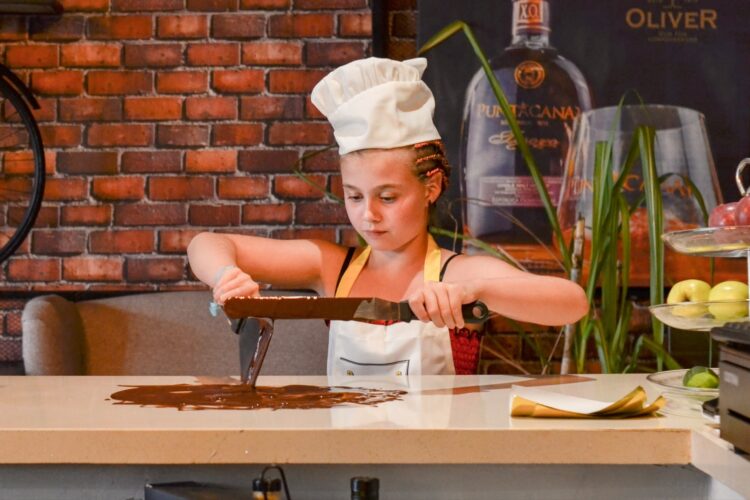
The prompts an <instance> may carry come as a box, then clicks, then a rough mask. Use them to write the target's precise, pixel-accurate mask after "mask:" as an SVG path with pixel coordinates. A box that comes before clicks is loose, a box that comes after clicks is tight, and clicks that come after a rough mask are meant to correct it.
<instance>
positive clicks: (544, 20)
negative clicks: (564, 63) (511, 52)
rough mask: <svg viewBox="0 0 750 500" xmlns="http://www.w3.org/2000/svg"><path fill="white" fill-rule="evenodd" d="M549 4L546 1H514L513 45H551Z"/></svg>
mask: <svg viewBox="0 0 750 500" xmlns="http://www.w3.org/2000/svg"><path fill="white" fill-rule="evenodd" d="M549 31H550V29H549V3H547V1H546V0H514V1H513V30H512V33H513V39H512V41H511V43H512V44H513V45H533V46H538V47H544V46H548V45H549Z"/></svg>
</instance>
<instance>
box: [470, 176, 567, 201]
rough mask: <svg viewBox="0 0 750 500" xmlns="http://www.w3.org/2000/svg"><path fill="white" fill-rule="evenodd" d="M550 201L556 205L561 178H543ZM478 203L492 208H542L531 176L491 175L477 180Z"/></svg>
mask: <svg viewBox="0 0 750 500" xmlns="http://www.w3.org/2000/svg"><path fill="white" fill-rule="evenodd" d="M543 179H544V185H545V186H547V191H548V192H549V196H550V199H551V200H552V203H553V204H557V200H558V198H559V197H560V187H561V186H562V178H561V177H543ZM479 203H480V204H481V205H483V206H492V207H542V206H543V205H542V199H541V198H540V197H539V192H538V191H537V189H536V184H534V179H532V178H531V176H523V177H515V176H503V175H492V176H487V177H482V178H481V179H480V180H479Z"/></svg>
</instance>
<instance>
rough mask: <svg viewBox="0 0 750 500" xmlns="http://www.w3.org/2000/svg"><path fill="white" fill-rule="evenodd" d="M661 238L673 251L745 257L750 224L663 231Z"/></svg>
mask: <svg viewBox="0 0 750 500" xmlns="http://www.w3.org/2000/svg"><path fill="white" fill-rule="evenodd" d="M661 239H662V240H663V241H664V243H666V244H667V245H669V246H670V247H672V248H673V249H674V250H675V251H677V252H680V253H683V254H686V255H699V256H703V257H747V256H748V252H749V251H750V226H724V227H703V228H699V229H685V230H682V231H672V232H669V233H664V234H663V235H662V236H661Z"/></svg>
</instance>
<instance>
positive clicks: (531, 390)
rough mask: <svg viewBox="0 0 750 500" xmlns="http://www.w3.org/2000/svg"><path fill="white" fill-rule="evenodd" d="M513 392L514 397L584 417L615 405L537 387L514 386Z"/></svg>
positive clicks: (610, 402) (609, 402)
mask: <svg viewBox="0 0 750 500" xmlns="http://www.w3.org/2000/svg"><path fill="white" fill-rule="evenodd" d="M511 390H512V391H513V394H514V395H517V396H521V397H522V398H524V399H528V400H529V401H533V402H535V403H538V404H541V405H544V406H548V407H550V408H555V409H556V410H563V411H570V412H574V413H582V414H584V415H590V414H592V413H596V412H598V411H601V410H603V409H605V408H606V407H608V406H610V405H611V404H612V403H614V401H597V400H596V399H588V398H581V397H578V396H570V395H568V394H560V393H559V392H552V391H548V390H545V389H539V388H536V387H523V386H519V385H514V386H513V387H512V388H511ZM511 401H512V399H511Z"/></svg>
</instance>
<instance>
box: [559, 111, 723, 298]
mask: <svg viewBox="0 0 750 500" xmlns="http://www.w3.org/2000/svg"><path fill="white" fill-rule="evenodd" d="M641 125H649V126H651V127H653V128H654V129H655V131H656V137H655V144H654V148H655V159H656V169H657V173H658V175H659V176H660V177H662V176H664V174H668V173H671V174H676V175H671V176H668V177H667V178H666V179H664V181H663V182H662V183H661V193H662V199H663V221H664V224H663V229H664V231H677V230H681V229H692V228H697V227H701V226H703V225H704V218H703V213H702V211H701V209H700V206H699V204H698V201H697V198H696V196H695V194H694V193H693V188H692V187H691V186H690V184H689V183H688V182H686V179H690V181H692V183H693V185H694V186H695V187H696V188H697V189H698V191H700V194H701V195H702V197H703V199H704V201H705V205H706V209H707V210H708V212H710V211H711V209H712V208H713V207H715V206H716V205H717V204H718V203H721V201H722V200H721V191H720V189H719V183H718V178H717V175H716V167H715V165H714V160H713V156H712V154H711V148H710V146H709V142H708V135H707V133H706V125H705V118H704V116H703V114H701V113H700V112H698V111H696V110H693V109H688V108H684V107H678V106H667V105H634V106H622V107H620V108H619V109H618V107H616V106H612V107H606V108H597V109H592V110H590V111H586V112H584V113H581V114H580V115H579V116H578V117H577V118H576V120H575V122H574V124H573V132H572V141H571V147H570V148H569V150H568V155H567V158H566V161H565V172H564V178H563V184H562V188H561V195H560V202H559V204H558V211H557V213H558V217H559V220H560V227H561V229H562V230H563V234H564V235H565V241H570V238H571V235H572V232H573V229H574V227H575V223H576V220H577V218H578V217H579V214H580V216H583V217H584V218H585V219H586V222H585V225H586V239H585V241H586V244H590V241H591V234H590V228H591V214H592V203H593V194H594V193H593V178H594V158H595V148H596V145H597V143H599V142H606V141H608V140H611V141H612V162H613V163H612V165H613V166H614V175H617V174H619V168H620V166H622V165H623V164H624V163H625V161H626V158H627V156H628V153H629V151H630V147H631V143H632V141H633V136H634V133H635V130H636V129H637V127H639V126H641ZM623 193H624V195H625V197H626V199H627V200H628V202H629V203H631V204H632V203H634V202H635V201H637V200H638V199H639V198H640V197H641V196H643V176H642V172H641V164H640V155H638V158H637V160H636V162H635V164H634V165H633V168H632V169H631V171H630V173H629V174H628V177H627V178H626V179H625V182H624V183H623ZM630 235H631V260H630V277H631V283H632V284H633V285H636V286H647V285H648V282H649V278H648V269H649V266H648V259H649V240H648V219H647V216H646V209H645V203H644V204H642V208H639V209H637V210H636V211H635V212H634V213H633V216H632V217H631V220H630ZM586 255H590V248H588V247H584V262H583V267H584V273H585V271H586V269H587V262H586ZM664 265H665V269H664V270H665V277H666V278H667V280H673V281H677V280H680V279H684V278H687V277H689V278H697V277H708V275H709V274H710V269H709V260H708V259H700V258H697V257H691V256H687V255H681V254H678V253H676V252H673V251H671V250H669V249H667V250H666V251H665V262H664Z"/></svg>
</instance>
